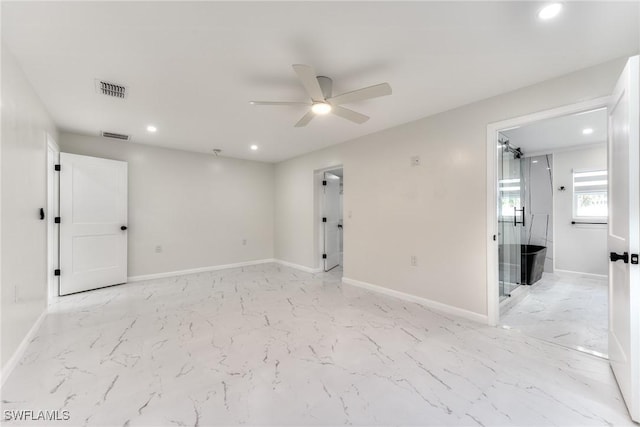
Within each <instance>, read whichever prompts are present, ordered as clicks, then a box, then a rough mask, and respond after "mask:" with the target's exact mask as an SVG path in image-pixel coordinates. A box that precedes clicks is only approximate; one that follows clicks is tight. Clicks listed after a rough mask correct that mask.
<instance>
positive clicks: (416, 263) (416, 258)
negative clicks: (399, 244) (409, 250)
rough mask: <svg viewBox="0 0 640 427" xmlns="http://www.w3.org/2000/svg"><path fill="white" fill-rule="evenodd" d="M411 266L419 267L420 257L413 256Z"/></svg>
mask: <svg viewBox="0 0 640 427" xmlns="http://www.w3.org/2000/svg"><path fill="white" fill-rule="evenodd" d="M411 265H412V266H413V267H415V266H417V265H418V257H416V256H415V255H411Z"/></svg>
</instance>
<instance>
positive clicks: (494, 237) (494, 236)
mask: <svg viewBox="0 0 640 427" xmlns="http://www.w3.org/2000/svg"><path fill="white" fill-rule="evenodd" d="M496 240H497V238H496V235H495V234H494V235H493V241H494V242H495V241H496Z"/></svg>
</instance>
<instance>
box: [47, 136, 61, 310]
mask: <svg viewBox="0 0 640 427" xmlns="http://www.w3.org/2000/svg"><path fill="white" fill-rule="evenodd" d="M46 153H47V154H46V156H45V158H46V164H45V167H46V171H47V173H46V176H47V187H46V188H47V203H46V206H47V207H46V209H45V220H46V228H47V305H51V304H53V303H54V302H55V300H56V299H57V298H58V295H59V293H58V290H59V288H58V282H59V280H58V278H57V277H56V276H54V275H53V271H54V270H55V269H57V268H58V254H59V250H60V233H59V227H58V225H57V224H55V223H54V221H53V220H54V218H55V217H56V216H58V212H59V207H60V206H59V205H60V193H59V191H60V180H59V179H58V178H59V176H58V174H57V173H56V171H55V170H54V169H53V168H52V167H51V166H52V164H59V163H60V147H59V146H58V143H56V141H55V140H54V139H53V137H52V136H51V135H49V134H48V133H47V134H46ZM52 157H53V158H52Z"/></svg>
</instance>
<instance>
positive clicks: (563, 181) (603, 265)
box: [553, 143, 608, 275]
mask: <svg viewBox="0 0 640 427" xmlns="http://www.w3.org/2000/svg"><path fill="white" fill-rule="evenodd" d="M574 169H578V170H605V169H607V148H606V144H605V143H602V144H600V145H598V146H591V147H587V148H583V149H579V150H571V151H562V152H556V153H554V165H553V176H554V177H555V183H554V187H555V192H554V210H555V215H554V218H555V229H556V230H555V249H556V257H555V268H556V270H564V271H574V272H579V273H589V274H598V275H606V274H607V272H608V259H607V226H606V225H573V224H571V221H572V220H573V170H574ZM560 186H564V187H565V190H564V191H559V190H558V188H559V187H560Z"/></svg>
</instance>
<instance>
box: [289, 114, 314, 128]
mask: <svg viewBox="0 0 640 427" xmlns="http://www.w3.org/2000/svg"><path fill="white" fill-rule="evenodd" d="M314 117H315V113H314V112H313V111H311V110H309V112H308V113H307V114H305V115H304V116H302V118H301V119H300V120H298V123H296V125H295V126H294V127H297V128H301V127H304V126H306V125H307V124H309V122H310V121H311V119H313V118H314Z"/></svg>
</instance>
